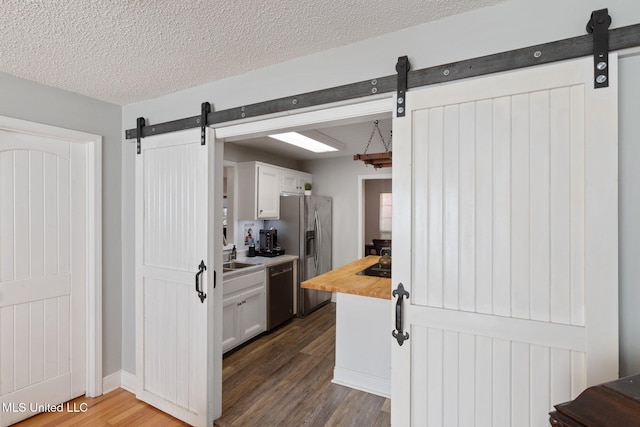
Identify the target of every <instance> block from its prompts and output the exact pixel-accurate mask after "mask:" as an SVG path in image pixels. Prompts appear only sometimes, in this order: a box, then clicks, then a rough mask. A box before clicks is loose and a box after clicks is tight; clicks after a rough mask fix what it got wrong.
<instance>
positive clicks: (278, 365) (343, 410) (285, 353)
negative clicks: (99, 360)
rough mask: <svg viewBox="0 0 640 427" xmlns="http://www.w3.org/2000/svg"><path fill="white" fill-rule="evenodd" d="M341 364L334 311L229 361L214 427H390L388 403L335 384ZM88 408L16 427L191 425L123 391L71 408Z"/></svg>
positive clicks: (37, 418) (318, 313)
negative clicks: (337, 366) (335, 369)
mask: <svg viewBox="0 0 640 427" xmlns="http://www.w3.org/2000/svg"><path fill="white" fill-rule="evenodd" d="M334 361H335V304H328V305H326V306H324V307H322V308H321V309H320V310H318V311H316V312H314V313H312V314H311V315H309V316H307V317H306V318H304V319H293V320H292V321H291V322H290V323H289V324H287V325H285V326H284V327H282V328H280V329H277V330H275V331H273V332H272V333H270V334H268V335H264V336H262V337H260V338H258V339H257V340H255V341H253V342H251V343H249V344H248V345H246V346H244V347H242V348H239V349H238V350H236V351H234V352H232V353H231V354H229V355H227V356H226V357H225V358H224V361H223V374H222V376H223V385H222V390H223V394H222V417H221V418H220V419H218V420H217V421H216V422H215V425H217V426H219V427H253V426H260V427H269V426H288V427H289V426H291V427H294V426H296V427H297V426H309V427H320V426H379V427H382V426H389V425H390V401H389V399H385V398H383V397H379V396H375V395H372V394H368V393H364V392H361V391H357V390H352V389H350V388H348V387H343V386H339V385H336V384H332V383H331V378H332V377H333V366H334ZM82 403H86V404H87V411H86V412H84V413H66V412H62V413H46V414H41V415H38V416H35V417H33V418H31V419H29V420H26V421H23V422H21V423H19V424H16V425H17V426H20V427H36V426H37V427H48V426H69V427H70V426H84V425H90V426H183V425H185V424H184V423H182V422H180V421H178V420H176V419H175V418H173V417H171V416H169V415H167V414H165V413H163V412H161V411H159V410H157V409H155V408H153V407H152V406H149V405H147V404H145V403H143V402H141V401H138V400H136V399H135V396H134V395H132V394H131V393H129V392H127V391H125V390H122V389H118V390H116V391H113V392H111V393H109V394H106V395H104V396H100V397H98V398H94V399H87V398H84V397H81V398H78V399H75V400H73V401H72V402H71V405H72V407H80V405H81V404H82Z"/></svg>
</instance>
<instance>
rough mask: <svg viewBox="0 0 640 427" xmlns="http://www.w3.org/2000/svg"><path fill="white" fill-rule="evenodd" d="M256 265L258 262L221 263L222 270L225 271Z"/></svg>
mask: <svg viewBox="0 0 640 427" xmlns="http://www.w3.org/2000/svg"><path fill="white" fill-rule="evenodd" d="M256 265H258V264H249V263H246V262H238V261H231V262H225V263H224V264H222V272H223V273H226V272H228V271H235V270H240V269H242V268H247V267H255V266H256Z"/></svg>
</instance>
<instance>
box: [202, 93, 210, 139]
mask: <svg viewBox="0 0 640 427" xmlns="http://www.w3.org/2000/svg"><path fill="white" fill-rule="evenodd" d="M210 112H211V104H209V103H208V102H203V103H202V105H201V106H200V145H204V144H206V142H207V138H206V136H207V131H206V129H207V118H208V116H209V113H210Z"/></svg>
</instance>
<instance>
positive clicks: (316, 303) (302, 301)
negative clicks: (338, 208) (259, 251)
mask: <svg viewBox="0 0 640 427" xmlns="http://www.w3.org/2000/svg"><path fill="white" fill-rule="evenodd" d="M331 210H332V207H331V197H323V196H302V195H282V196H280V220H279V221H272V224H273V225H274V227H276V228H277V229H278V231H279V233H278V243H279V244H280V245H281V246H282V247H283V248H285V249H286V250H287V253H288V254H290V255H297V256H298V280H297V281H296V282H297V284H298V285H297V293H298V311H297V314H298V316H300V317H303V316H306V315H307V314H309V313H311V312H312V311H313V310H315V309H317V308H318V307H320V306H321V305H324V304H326V303H327V302H329V301H331V292H325V291H317V290H314V289H303V288H301V287H300V282H302V281H305V280H307V279H311V278H312V277H315V276H317V275H319V274H322V273H326V272H327V271H329V270H331V266H332V264H331Z"/></svg>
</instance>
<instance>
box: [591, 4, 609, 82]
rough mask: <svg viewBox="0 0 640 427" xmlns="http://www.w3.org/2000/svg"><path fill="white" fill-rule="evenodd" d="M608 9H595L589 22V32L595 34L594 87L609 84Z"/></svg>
mask: <svg viewBox="0 0 640 427" xmlns="http://www.w3.org/2000/svg"><path fill="white" fill-rule="evenodd" d="M610 25H611V16H609V11H608V9H600V10H594V11H593V12H592V13H591V19H589V22H587V32H588V33H591V34H593V72H594V76H593V87H594V88H595V89H600V88H603V87H608V86H609V26H610Z"/></svg>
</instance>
